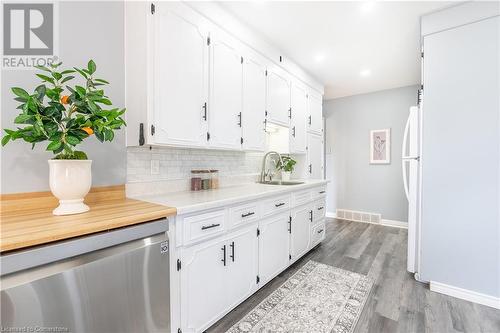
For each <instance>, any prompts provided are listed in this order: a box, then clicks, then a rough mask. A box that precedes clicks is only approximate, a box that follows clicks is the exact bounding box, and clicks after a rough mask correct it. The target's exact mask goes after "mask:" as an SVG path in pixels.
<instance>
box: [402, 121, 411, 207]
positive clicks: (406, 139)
mask: <svg viewBox="0 0 500 333" xmlns="http://www.w3.org/2000/svg"><path fill="white" fill-rule="evenodd" d="M410 119H411V113H410V115H409V116H408V120H407V121H406V125H405V131H404V134H403V147H402V148H401V152H402V156H401V158H402V162H401V167H402V170H403V185H404V188H405V194H406V200H408V201H409V200H410V194H409V189H408V180H407V176H406V175H407V172H406V169H407V168H406V166H407V165H408V163H406V162H409V159H408V157H407V156H406V147H407V141H408V130H409V129H410Z"/></svg>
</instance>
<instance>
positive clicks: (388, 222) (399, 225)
mask: <svg viewBox="0 0 500 333" xmlns="http://www.w3.org/2000/svg"><path fill="white" fill-rule="evenodd" d="M380 224H381V225H385V226H387V227H395V228H403V229H408V222H404V221H396V220H385V219H382V220H381V221H380Z"/></svg>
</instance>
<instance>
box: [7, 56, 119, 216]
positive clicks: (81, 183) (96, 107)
mask: <svg viewBox="0 0 500 333" xmlns="http://www.w3.org/2000/svg"><path fill="white" fill-rule="evenodd" d="M61 64H62V63H57V64H52V65H50V66H49V67H44V66H37V68H38V69H39V70H41V71H42V72H41V73H38V74H36V76H37V77H38V78H40V79H41V80H42V84H41V85H39V86H37V87H36V88H35V90H34V92H33V93H32V94H30V93H28V92H27V91H26V90H24V89H22V88H19V87H14V88H12V92H13V93H14V95H16V97H15V98H14V99H15V100H16V101H18V102H19V103H20V104H19V106H18V107H17V108H18V109H19V110H20V114H19V115H18V116H17V117H16V118H15V120H14V123H15V124H19V125H20V126H18V127H17V129H15V130H12V129H5V133H6V134H5V135H4V136H3V138H2V146H4V145H6V144H7V143H8V142H9V141H14V140H17V139H23V140H24V141H26V142H28V143H30V144H31V145H32V149H33V148H34V147H35V145H36V144H37V143H41V142H45V141H48V145H47V148H46V149H47V150H48V151H50V152H52V153H53V154H54V155H55V156H54V157H53V159H51V160H49V169H50V173H49V184H50V189H51V191H52V193H53V194H54V196H55V197H57V198H58V199H59V206H58V207H57V208H56V209H54V211H53V214H54V215H68V214H77V213H82V212H85V211H88V210H89V207H88V206H87V205H85V204H84V202H83V200H84V197H85V195H87V193H88V192H89V190H90V187H91V184H92V175H91V164H92V161H91V160H88V159H87V154H85V153H84V152H83V151H79V150H76V146H77V145H78V144H80V143H81V142H82V141H83V140H85V139H86V138H88V137H89V136H91V135H95V136H96V138H97V139H98V140H99V141H100V142H104V141H112V140H113V138H114V131H115V130H118V129H120V128H121V126H124V125H125V121H124V120H123V118H122V115H123V114H124V112H125V109H118V108H112V107H111V105H112V103H111V101H110V100H109V98H108V97H107V96H106V95H105V94H104V90H102V88H101V87H100V86H104V85H106V84H108V82H107V81H106V80H103V79H100V78H96V77H95V72H96V64H95V62H94V61H93V60H90V61H89V62H88V64H87V68H76V67H75V68H73V69H68V70H60V69H59V67H60V66H61ZM75 73H77V74H79V75H80V76H81V77H82V79H83V81H84V85H74V86H73V87H70V86H68V85H66V84H67V82H69V81H70V80H72V79H74V78H75V77H74V76H73V74H75Z"/></svg>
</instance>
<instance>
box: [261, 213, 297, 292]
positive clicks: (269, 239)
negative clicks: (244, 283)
mask: <svg viewBox="0 0 500 333" xmlns="http://www.w3.org/2000/svg"><path fill="white" fill-rule="evenodd" d="M289 219H290V216H289V214H288V213H284V214H278V215H275V216H273V217H270V218H268V219H266V220H263V221H260V222H259V230H260V236H259V277H260V283H261V284H260V285H264V284H265V283H267V282H268V281H270V280H271V279H272V278H274V277H275V276H276V275H278V274H279V273H280V272H281V271H283V270H284V269H285V268H286V267H287V266H288V260H289V259H288V255H289V254H290V236H289V233H288V230H289V229H288V228H289V224H288V223H289Z"/></svg>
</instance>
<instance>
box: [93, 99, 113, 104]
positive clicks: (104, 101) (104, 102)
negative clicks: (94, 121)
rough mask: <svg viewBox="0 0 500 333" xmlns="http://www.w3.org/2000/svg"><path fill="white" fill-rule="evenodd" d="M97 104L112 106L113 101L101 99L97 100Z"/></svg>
mask: <svg viewBox="0 0 500 333" xmlns="http://www.w3.org/2000/svg"><path fill="white" fill-rule="evenodd" d="M95 101H96V103H102V104H105V105H111V104H112V103H111V101H110V100H109V99H107V98H99V99H96V100H95Z"/></svg>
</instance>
